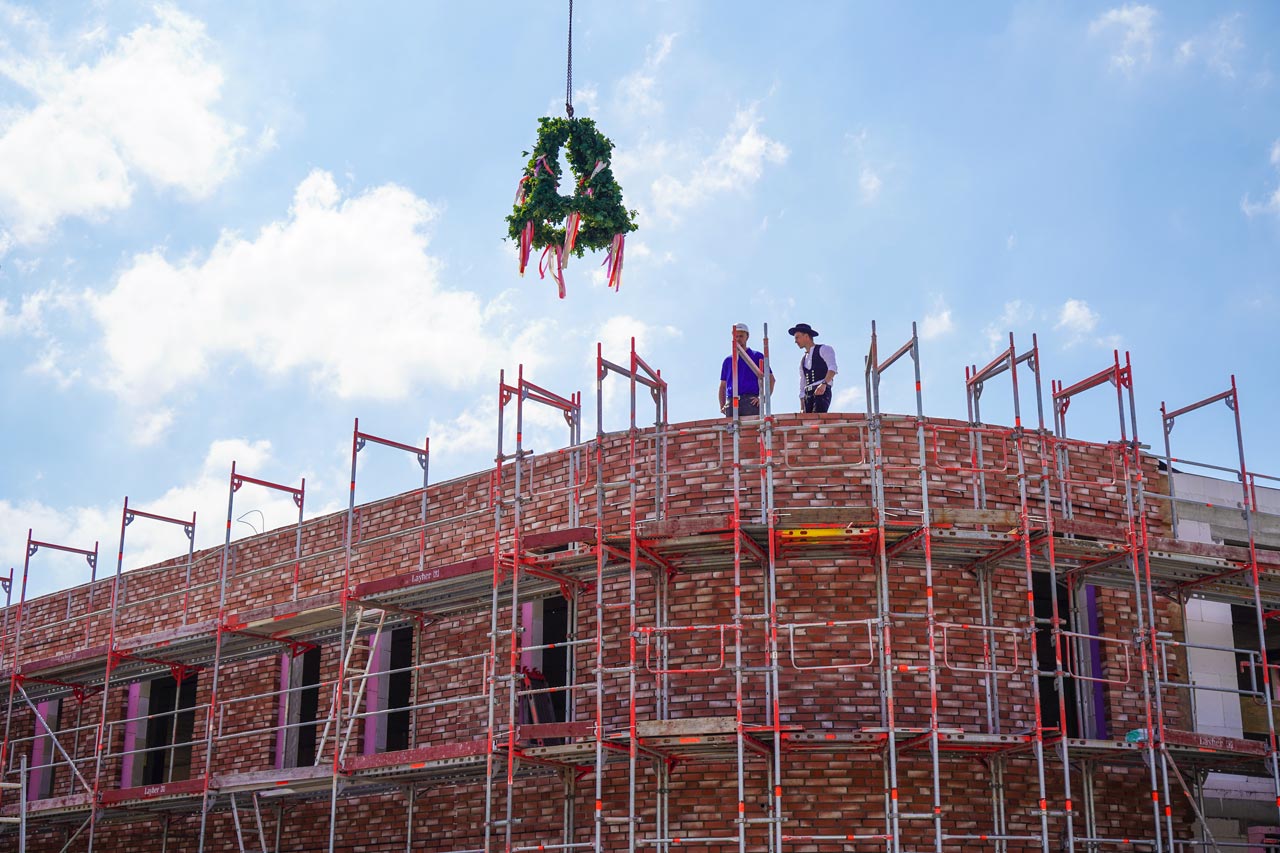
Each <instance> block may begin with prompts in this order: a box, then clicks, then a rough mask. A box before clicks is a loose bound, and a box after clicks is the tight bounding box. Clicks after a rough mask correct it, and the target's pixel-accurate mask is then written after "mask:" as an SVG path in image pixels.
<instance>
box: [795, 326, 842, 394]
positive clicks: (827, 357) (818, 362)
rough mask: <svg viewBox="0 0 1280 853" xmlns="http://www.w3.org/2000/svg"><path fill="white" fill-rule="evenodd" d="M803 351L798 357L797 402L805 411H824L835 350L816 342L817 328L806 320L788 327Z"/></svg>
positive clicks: (834, 370)
mask: <svg viewBox="0 0 1280 853" xmlns="http://www.w3.org/2000/svg"><path fill="white" fill-rule="evenodd" d="M787 334H788V335H793V336H794V337H795V339H796V346H798V347H800V349H802V350H804V357H803V358H801V359H800V403H801V405H802V406H803V411H804V412H805V413H806V414H812V413H817V412H825V411H827V409H830V408H831V383H832V382H833V381H834V380H835V378H836V369H837V368H836V351H835V349H834V348H833V347H831V346H828V345H827V344H815V343H814V342H813V339H814V338H816V337H817V336H818V331H817V329H815V328H813V327H812V326H810V325H809V324H808V323H797V324H796V325H794V326H792V327H791V328H790V329H787Z"/></svg>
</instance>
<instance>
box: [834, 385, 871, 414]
mask: <svg viewBox="0 0 1280 853" xmlns="http://www.w3.org/2000/svg"><path fill="white" fill-rule="evenodd" d="M862 397H863V394H862V389H861V388H859V387H858V386H857V385H850V386H848V387H846V388H844V389H843V390H841V391H837V392H836V393H835V395H834V396H833V397H832V398H831V408H832V409H833V410H834V411H837V412H860V411H862V410H863V408H864V406H863V404H862Z"/></svg>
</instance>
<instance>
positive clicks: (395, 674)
mask: <svg viewBox="0 0 1280 853" xmlns="http://www.w3.org/2000/svg"><path fill="white" fill-rule="evenodd" d="M412 666H413V628H411V627H410V628H397V629H396V630H394V631H392V632H391V648H390V655H389V659H388V662H387V669H388V670H389V672H388V675H387V704H386V708H387V715H386V750H387V752H395V751H397V750H401V749H408V748H409V745H410V744H409V740H410V738H409V730H410V724H411V721H412V718H413V715H412V713H411V712H410V708H409V706H410V705H412V704H413V670H412V669H411V667H412Z"/></svg>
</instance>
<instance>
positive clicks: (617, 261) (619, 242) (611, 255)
mask: <svg viewBox="0 0 1280 853" xmlns="http://www.w3.org/2000/svg"><path fill="white" fill-rule="evenodd" d="M626 242H627V235H626V234H614V235H613V242H612V243H610V244H609V251H608V253H607V254H606V255H605V258H604V263H605V265H606V266H605V270H604V272H605V278H606V281H607V286H608V287H612V288H613V289H614V290H621V289H622V255H623V252H624V251H625V249H626Z"/></svg>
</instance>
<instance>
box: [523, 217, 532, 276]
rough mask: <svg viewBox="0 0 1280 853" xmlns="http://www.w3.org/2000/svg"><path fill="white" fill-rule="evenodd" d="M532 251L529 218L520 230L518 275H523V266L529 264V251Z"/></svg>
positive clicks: (530, 221)
mask: <svg viewBox="0 0 1280 853" xmlns="http://www.w3.org/2000/svg"><path fill="white" fill-rule="evenodd" d="M532 251H533V220H532V219H531V220H529V221H528V222H526V223H525V224H524V228H523V229H521V231H520V275H524V268H525V267H526V266H527V265H528V264H529V253H530V252H532Z"/></svg>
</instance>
